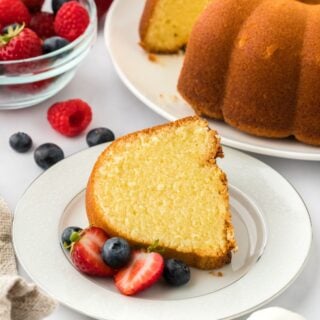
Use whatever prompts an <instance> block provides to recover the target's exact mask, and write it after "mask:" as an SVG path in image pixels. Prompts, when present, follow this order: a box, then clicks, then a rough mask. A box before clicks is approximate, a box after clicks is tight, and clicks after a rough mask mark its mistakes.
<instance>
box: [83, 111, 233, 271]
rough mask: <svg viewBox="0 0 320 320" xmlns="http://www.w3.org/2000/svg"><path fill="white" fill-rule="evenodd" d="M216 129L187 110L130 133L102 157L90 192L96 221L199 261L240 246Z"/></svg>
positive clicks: (219, 262) (219, 259)
mask: <svg viewBox="0 0 320 320" xmlns="http://www.w3.org/2000/svg"><path fill="white" fill-rule="evenodd" d="M219 156H222V149H221V147H220V142H219V138H218V137H217V133H216V132H215V131H213V130H211V129H209V127H208V123H207V122H206V121H205V120H203V119H201V118H198V117H189V118H185V119H181V120H178V121H176V122H172V123H169V124H165V125H162V126H158V127H154V128H150V129H146V130H143V131H140V132H136V133H133V134H129V135H127V136H124V137H122V138H120V139H118V140H116V141H114V142H113V143H112V144H110V145H109V146H108V147H107V148H106V149H105V151H104V152H103V153H102V154H101V155H100V157H99V158H98V160H97V162H96V164H95V166H94V168H93V171H92V173H91V177H90V180H89V183H88V188H87V193H86V205H87V213H88V218H89V221H90V224H92V225H94V226H97V227H101V228H103V229H104V230H105V231H106V232H107V233H109V234H110V235H112V236H120V237H123V238H126V239H127V240H128V241H129V242H130V243H131V244H133V245H138V246H142V247H148V246H150V245H151V244H153V243H154V242H155V241H157V242H158V243H159V246H160V247H162V248H163V249H164V256H165V257H174V258H177V259H181V260H183V261H184V262H186V263H187V264H189V265H190V266H194V267H197V268H200V269H212V268H219V267H221V266H223V265H224V264H227V263H230V261H231V251H232V250H233V249H235V247H236V243H235V239H234V231H233V226H232V224H231V215H230V208H229V196H228V187H227V178H226V175H225V174H224V173H223V172H222V171H221V170H220V168H219V167H218V166H217V164H216V157H219Z"/></svg>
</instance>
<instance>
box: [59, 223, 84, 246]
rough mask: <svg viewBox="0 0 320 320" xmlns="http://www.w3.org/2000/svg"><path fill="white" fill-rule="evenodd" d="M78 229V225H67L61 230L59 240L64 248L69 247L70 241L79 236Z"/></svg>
mask: <svg viewBox="0 0 320 320" xmlns="http://www.w3.org/2000/svg"><path fill="white" fill-rule="evenodd" d="M80 231H82V229H81V228H79V227H68V228H65V229H64V230H63V232H62V235H61V242H62V244H63V246H64V247H65V248H66V249H69V246H70V245H71V243H72V242H74V241H75V240H77V239H78V238H79V232H80Z"/></svg>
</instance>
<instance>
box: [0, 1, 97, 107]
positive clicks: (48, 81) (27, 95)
mask: <svg viewBox="0 0 320 320" xmlns="http://www.w3.org/2000/svg"><path fill="white" fill-rule="evenodd" d="M6 1H9V0H0V8H1V5H2V4H3V3H4V2H6ZM10 1H11V0H10ZM13 1H18V2H20V3H21V0H13ZM22 5H23V4H22ZM79 8H80V9H79ZM78 11H79V12H80V14H82V15H83V16H82V17H81V21H84V24H83V25H81V26H79V25H75V24H74V23H73V22H72V21H70V23H68V21H67V20H68V19H72V18H73V17H72V15H74V14H78ZM66 12H67V14H66ZM58 15H59V16H60V17H61V16H62V17H64V19H63V22H61V18H60V19H57V17H58ZM30 16H31V18H30V20H29V21H27V22H24V21H19V22H16V23H13V24H11V25H3V23H2V20H1V19H2V17H1V14H0V28H1V29H0V33H1V36H0V109H15V108H24V107H28V106H32V105H35V104H37V103H40V102H41V101H44V100H46V99H48V98H50V97H52V96H53V95H55V94H56V93H57V92H59V91H60V90H61V89H63V88H64V87H65V86H66V85H67V84H68V83H69V82H70V81H71V79H72V78H73V77H74V75H75V72H76V67H77V66H78V65H79V63H80V62H81V61H82V60H83V59H84V57H85V56H86V55H87V54H88V53H89V52H90V49H91V47H92V45H93V43H94V41H95V39H96V34H97V13H96V6H95V3H94V0H79V1H69V2H67V3H65V4H63V5H62V6H61V8H60V9H59V11H58V12H57V14H56V15H55V16H54V19H52V18H51V17H50V19H47V18H48V17H49V15H44V14H43V17H41V12H39V11H38V12H31V11H30ZM35 17H36V18H35ZM39 17H40V19H39ZM42 18H43V19H47V22H46V23H50V21H52V22H53V26H52V27H53V29H54V34H53V33H50V34H48V35H46V33H45V32H44V33H43V32H41V23H40V26H39V23H38V21H39V20H40V21H42V20H41V19H42ZM34 21H35V22H34ZM11 22H12V21H11ZM78 27H79V28H80V29H81V30H80V32H79V31H78V30H73V29H72V28H78ZM37 32H38V33H37ZM64 34H69V35H71V38H70V39H66V38H65V36H64ZM46 36H50V37H49V38H46Z"/></svg>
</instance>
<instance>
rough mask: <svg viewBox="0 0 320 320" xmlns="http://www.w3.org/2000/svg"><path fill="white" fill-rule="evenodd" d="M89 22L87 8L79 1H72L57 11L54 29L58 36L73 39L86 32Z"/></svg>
mask: <svg viewBox="0 0 320 320" xmlns="http://www.w3.org/2000/svg"><path fill="white" fill-rule="evenodd" d="M89 22H90V18H89V14H88V12H87V10H86V9H85V8H84V7H83V6H82V5H81V4H80V3H78V2H77V1H70V2H66V3H64V4H63V5H62V7H61V8H60V9H59V11H58V12H57V15H56V18H55V20H54V30H55V32H56V34H57V35H58V36H60V37H62V38H65V39H67V40H69V41H73V40H75V39H77V38H78V37H80V36H81V35H82V34H83V33H84V32H85V30H86V29H87V27H88V25H89Z"/></svg>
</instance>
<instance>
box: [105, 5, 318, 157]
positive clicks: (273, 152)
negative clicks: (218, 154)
mask: <svg viewBox="0 0 320 320" xmlns="http://www.w3.org/2000/svg"><path fill="white" fill-rule="evenodd" d="M122 2H124V1H121V0H118V1H115V2H114V3H113V4H112V6H111V8H110V10H109V12H108V15H107V17H106V20H105V24H104V41H105V45H106V47H107V51H108V53H109V56H110V58H111V61H112V64H113V66H114V68H115V70H116V72H117V74H118V76H119V78H120V79H121V81H122V82H123V83H124V84H125V86H126V87H127V88H128V89H129V91H130V92H131V93H132V94H133V95H134V96H136V97H137V98H138V99H139V100H140V101H141V102H142V103H143V104H145V105H146V106H147V107H149V108H150V109H151V110H153V111H154V112H155V113H157V114H159V115H160V116H162V117H164V118H165V119H167V120H169V121H175V120H177V119H178V117H175V116H173V115H172V114H170V113H168V112H166V111H165V110H163V109H162V108H161V107H159V106H158V105H157V104H156V103H155V102H153V101H152V100H150V99H149V98H147V97H146V96H145V95H144V94H143V93H142V92H140V91H139V89H137V88H136V87H135V86H134V84H133V83H132V82H131V81H130V80H129V79H128V78H127V77H126V75H125V73H124V71H123V70H122V69H121V67H120V65H119V64H118V61H117V59H116V57H115V55H114V53H113V50H112V45H111V38H112V32H111V26H112V18H113V15H114V12H115V11H116V9H117V8H118V6H121V4H122ZM257 138H259V137H257ZM262 139H263V138H262ZM275 141H276V139H275ZM221 143H222V144H223V145H225V146H228V147H231V148H236V149H238V150H242V151H248V152H253V153H256V154H261V155H266V156H272V157H276V158H282V159H292V160H305V161H320V153H312V152H310V153H303V152H294V151H283V150H281V149H274V148H270V147H262V146H258V145H252V144H250V143H245V142H242V141H237V140H234V139H229V138H226V137H223V136H222V135H221ZM300 143H301V142H300ZM319 149H320V147H319Z"/></svg>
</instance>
